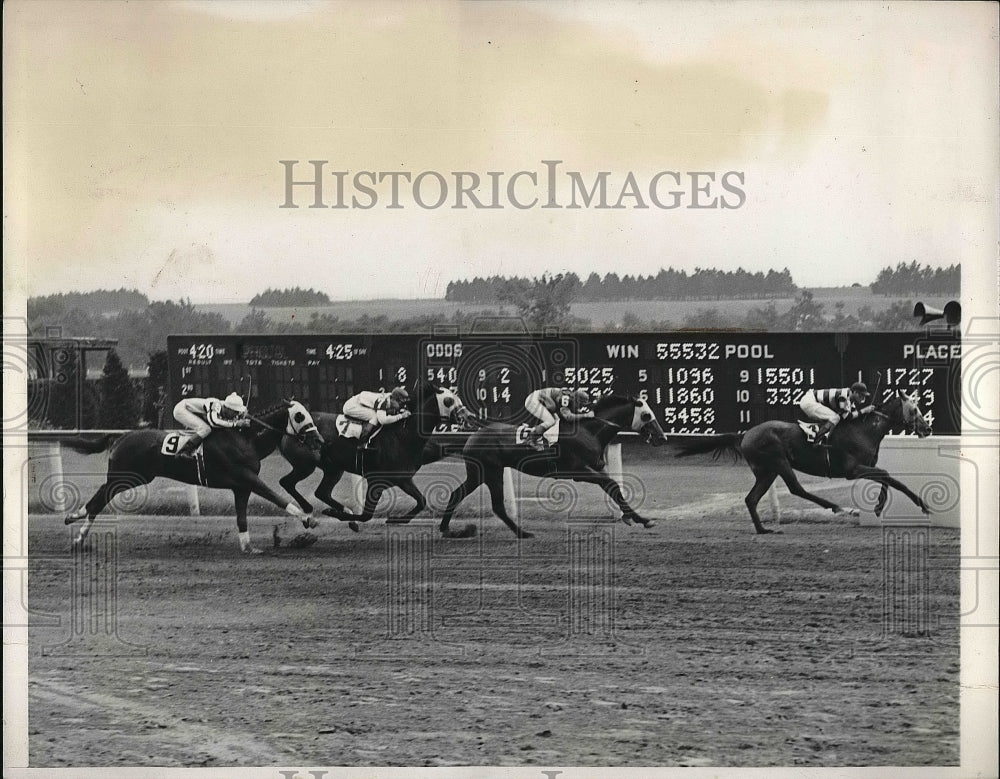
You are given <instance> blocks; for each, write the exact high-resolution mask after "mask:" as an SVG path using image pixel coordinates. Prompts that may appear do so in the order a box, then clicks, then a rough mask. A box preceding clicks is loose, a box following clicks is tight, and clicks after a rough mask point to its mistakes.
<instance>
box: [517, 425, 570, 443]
mask: <svg viewBox="0 0 1000 779" xmlns="http://www.w3.org/2000/svg"><path fill="white" fill-rule="evenodd" d="M534 429H535V426H534V425H518V426H517V429H515V430H514V443H515V444H524V445H526V446H527V445H528V437H529V436H530V435H531V431H532V430H534ZM542 440H543V441H545V444H546V446H555V443H556V441H558V440H559V423H558V422H556V423H555V424H554V425H553V426H552V427H550V428H549V429H548V430H546V431H545V432H544V433H543V434H542Z"/></svg>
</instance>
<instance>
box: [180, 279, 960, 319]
mask: <svg viewBox="0 0 1000 779" xmlns="http://www.w3.org/2000/svg"><path fill="white" fill-rule="evenodd" d="M810 291H811V292H812V293H813V295H814V297H815V299H816V302H818V303H822V304H823V305H824V306H825V307H826V313H827V314H829V315H832V314H833V313H834V310H835V306H836V305H837V303H843V304H844V314H846V315H851V314H856V313H857V311H858V309H860V308H862V307H863V306H869V307H871V308H872V309H874V310H876V311H879V310H882V309H886V308H889V307H890V306H891V305H892V304H893V303H895V302H897V301H898V300H910V299H911V298H910V297H902V298H893V297H882V296H880V295H873V294H872V293H871V290H869V289H868V288H867V287H829V288H817V289H813V290H810ZM770 302H774V304H775V306H777V308H778V310H779V311H785V310H787V309H788V308H789V307H790V306H791V305H792V303H793V298H787V297H785V298H773V299H753V300H667V301H662V300H635V301H627V302H608V301H602V302H597V303H574V304H573V305H572V314H573V316H576V317H579V318H581V319H586V320H589V321H590V322H591V324H592V326H593V327H594V328H597V329H613V328H614V327H617V326H620V325H621V322H622V317H623V316H624V315H625V314H626V313H630V314H633V315H635V316H637V317H638V318H639V319H642V320H656V321H668V322H671V323H673V324H674V325H675V326H678V327H680V326H681V325H682V324H683V322H684V320H685V319H686V318H687V317H689V316H692V315H693V314H697V313H698V312H699V311H702V310H710V309H717V310H718V311H720V312H722V313H724V314H725V315H727V316H731V317H738V318H741V317H743V316H745V315H746V314H747V312H749V311H750V310H751V309H753V308H763V307H765V306H767V305H768V303H770ZM925 302H927V303H929V304H930V305H935V306H943V304H944V303H945V302H946V299H944V298H942V299H941V300H938V299H936V298H934V297H928V298H927V299H926V300H925ZM197 308H198V310H200V311H205V312H212V313H218V314H221V315H222V316H224V317H225V318H226V319H227V320H228V321H229V322H231V323H232V324H234V325H236V324H238V323H239V322H240V321H241V320H242V319H243V318H244V317H245V316H246V315H247V314H249V313H250V311H251V308H250V306H249V305H247V304H243V303H219V304H203V305H198V306H197ZM262 310H263V311H264V312H265V313H266V314H267V316H268V317H269V318H270V319H272V320H273V321H275V322H296V321H299V322H308V321H309V318H310V317H311V316H312V315H313V314H319V315H323V314H326V315H328V316H331V317H338V318H340V319H344V320H351V319H359V318H360V317H362V316H364V315H367V316H369V317H377V316H386V317H388V318H389V319H410V318H415V317H421V316H444V317H450V316H452V315H453V314H454V313H456V312H459V311H461V312H464V313H468V314H474V313H476V312H492V313H494V314H495V313H497V312H498V311H500V310H501V307H500V306H499V305H478V304H473V303H452V302H449V301H446V300H441V299H422V300H421V299H415V300H345V301H337V302H333V303H331V304H330V305H327V306H304V307H302V308H264V309H262ZM511 312H512V309H511V308H509V307H508V310H507V313H511Z"/></svg>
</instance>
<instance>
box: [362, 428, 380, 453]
mask: <svg viewBox="0 0 1000 779" xmlns="http://www.w3.org/2000/svg"><path fill="white" fill-rule="evenodd" d="M376 430H378V425H375V424H372V423H371V422H363V423H362V424H361V434H360V435H359V436H358V446H359V447H360V448H362V449H371V448H372V445H371V437H372V435H373V434H374V433H375V431H376Z"/></svg>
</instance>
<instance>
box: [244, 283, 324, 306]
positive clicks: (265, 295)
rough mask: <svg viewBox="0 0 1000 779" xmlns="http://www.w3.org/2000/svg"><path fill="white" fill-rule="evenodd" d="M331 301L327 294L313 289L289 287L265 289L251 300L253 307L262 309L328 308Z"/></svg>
mask: <svg viewBox="0 0 1000 779" xmlns="http://www.w3.org/2000/svg"><path fill="white" fill-rule="evenodd" d="M330 303H331V300H330V298H329V296H328V295H327V294H326V293H325V292H318V291H316V290H314V289H312V288H310V289H302V287H289V288H288V289H265V290H264V291H263V292H260V293H258V294H256V295H254V296H253V297H252V298H251V299H250V305H251V306H260V307H271V308H279V307H292V306H328V305H330Z"/></svg>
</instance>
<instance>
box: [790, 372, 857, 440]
mask: <svg viewBox="0 0 1000 779" xmlns="http://www.w3.org/2000/svg"><path fill="white" fill-rule="evenodd" d="M868 398H869V392H868V387H867V386H865V384H864V382H860V381H856V382H854V384H852V385H851V386H850V387H843V388H841V389H822V390H814V389H811V390H808V391H806V393H805V395H803V396H802V400H800V401H799V408H801V409H802V411H803V412H804V413H805V415H806V416H808V417H809V418H810V419H813V420H816V421H817V422H822V423H823V424H822V425H821V426H820V428H819V430H817V431H816V440H815V441H813V443H814V444H816V445H819V444H820V443H822V442H823V439H824V438H826V437H827V436H828V435H829V434H830V431H832V430H833V428H834V427H836V426H837V423H839V422H840V421H841V420H842V419H857V418H858V417H859V416H861V415H862V414H870V413H871V412H872V411H874V410H875V407H874V406H871V405H868V406H863V407H861V404H862V403H865V402H867V400H868Z"/></svg>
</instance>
